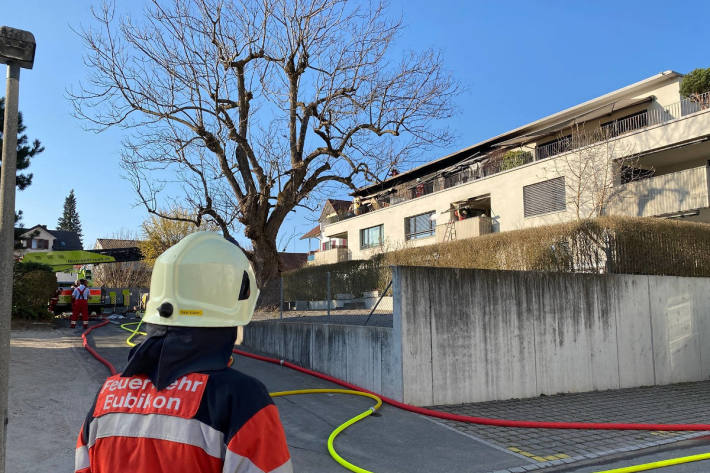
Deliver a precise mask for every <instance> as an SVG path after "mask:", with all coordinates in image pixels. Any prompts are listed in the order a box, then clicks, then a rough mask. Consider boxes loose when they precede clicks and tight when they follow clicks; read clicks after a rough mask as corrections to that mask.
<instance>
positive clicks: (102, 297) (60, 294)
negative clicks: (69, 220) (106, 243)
mask: <svg viewBox="0 0 710 473" xmlns="http://www.w3.org/2000/svg"><path fill="white" fill-rule="evenodd" d="M141 259H143V255H142V254H141V251H140V248H138V247H129V248H113V249H102V250H69V251H33V252H30V253H26V254H25V255H24V256H23V257H22V259H21V260H20V261H21V262H22V263H30V262H31V263H42V264H46V265H47V266H51V267H52V270H54V271H55V272H69V273H72V274H74V273H75V274H76V275H77V279H86V280H87V281H88V283H89V313H90V314H91V313H97V314H100V313H101V310H102V309H103V308H104V305H106V302H105V301H106V298H107V296H108V295H107V294H104V292H105V291H104V289H103V288H101V287H92V284H91V269H89V267H88V265H95V264H105V263H124V262H128V261H138V260H141ZM71 293H72V289H71V286H68V285H64V286H60V287H59V288H58V290H57V295H56V297H55V299H56V301H50V310H51V311H52V312H54V314H55V315H60V314H62V313H64V312H71V302H72V301H71ZM52 302H53V303H52ZM110 304H111V305H113V304H115V301H112V302H110Z"/></svg>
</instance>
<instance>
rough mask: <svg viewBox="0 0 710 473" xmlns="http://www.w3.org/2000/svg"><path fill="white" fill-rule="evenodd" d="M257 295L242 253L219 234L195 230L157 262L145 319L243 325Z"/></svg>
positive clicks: (181, 323)
mask: <svg viewBox="0 0 710 473" xmlns="http://www.w3.org/2000/svg"><path fill="white" fill-rule="evenodd" d="M258 297H259V290H258V289H257V286H256V278H255V276H254V270H253V268H252V267H251V264H250V263H249V260H248V259H247V257H246V255H245V254H244V252H243V251H242V250H241V249H240V248H239V247H238V246H237V245H235V244H234V243H231V242H230V241H228V240H226V239H225V238H224V237H222V236H221V235H218V234H216V233H211V232H197V233H193V234H192V235H188V236H186V237H185V238H183V239H182V240H180V242H179V243H177V244H176V245H174V246H171V247H170V248H168V250H166V251H165V252H164V253H163V254H161V255H160V256H159V257H158V259H157V260H155V266H153V275H152V276H151V278H150V298H149V299H148V305H147V307H146V310H145V316H144V317H143V321H144V322H146V323H151V324H157V325H171V326H176V327H235V326H237V325H246V324H248V323H249V321H250V320H251V317H252V315H253V313H254V307H255V306H256V300H257V299H258Z"/></svg>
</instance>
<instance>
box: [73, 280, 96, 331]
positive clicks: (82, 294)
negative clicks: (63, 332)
mask: <svg viewBox="0 0 710 473" xmlns="http://www.w3.org/2000/svg"><path fill="white" fill-rule="evenodd" d="M89 295H91V290H90V289H89V288H88V285H87V282H86V279H80V280H79V285H78V286H77V287H75V288H74V290H73V291H72V293H71V298H72V300H73V301H74V303H73V304H72V312H71V324H70V327H71V328H74V327H76V319H77V318H78V317H79V316H80V315H81V320H82V321H83V323H84V330H86V329H87V328H89Z"/></svg>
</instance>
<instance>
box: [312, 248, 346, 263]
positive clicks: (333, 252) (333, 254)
mask: <svg viewBox="0 0 710 473" xmlns="http://www.w3.org/2000/svg"><path fill="white" fill-rule="evenodd" d="M348 259H350V256H349V253H348V249H347V248H333V249H330V250H321V251H316V252H315V253H314V254H313V260H312V261H309V264H314V265H320V264H333V263H340V262H341V261H348Z"/></svg>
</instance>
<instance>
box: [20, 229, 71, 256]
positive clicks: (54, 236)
mask: <svg viewBox="0 0 710 473" xmlns="http://www.w3.org/2000/svg"><path fill="white" fill-rule="evenodd" d="M15 232H16V234H18V235H19V237H18V238H17V240H18V241H17V243H18V245H16V246H19V248H16V249H15V256H16V257H20V256H22V255H24V254H25V253H30V252H33V251H62V250H81V249H82V246H81V240H80V239H79V235H77V234H76V233H75V232H70V231H66V230H49V229H48V228H47V226H46V225H35V226H34V227H32V228H22V229H16V230H15Z"/></svg>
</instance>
